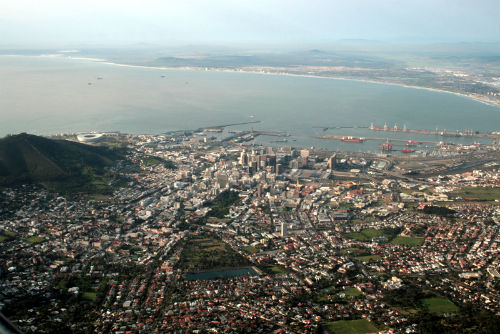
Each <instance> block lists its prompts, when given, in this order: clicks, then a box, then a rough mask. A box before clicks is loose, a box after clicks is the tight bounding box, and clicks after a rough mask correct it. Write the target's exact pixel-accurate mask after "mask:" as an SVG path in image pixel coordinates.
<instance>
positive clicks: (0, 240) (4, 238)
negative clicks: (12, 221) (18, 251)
mask: <svg viewBox="0 0 500 334" xmlns="http://www.w3.org/2000/svg"><path fill="white" fill-rule="evenodd" d="M7 239H8V237H6V236H5V235H0V242H4V241H5V240H7Z"/></svg>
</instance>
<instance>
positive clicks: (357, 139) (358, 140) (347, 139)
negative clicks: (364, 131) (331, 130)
mask: <svg viewBox="0 0 500 334" xmlns="http://www.w3.org/2000/svg"><path fill="white" fill-rule="evenodd" d="M340 140H341V141H345V142H348V143H362V142H364V141H365V138H361V137H351V136H349V137H342V139H340Z"/></svg>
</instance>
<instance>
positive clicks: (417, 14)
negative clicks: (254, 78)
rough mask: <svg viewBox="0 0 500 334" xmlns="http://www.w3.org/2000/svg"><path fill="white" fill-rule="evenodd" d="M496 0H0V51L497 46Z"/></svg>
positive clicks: (498, 5)
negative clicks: (342, 44) (341, 44)
mask: <svg viewBox="0 0 500 334" xmlns="http://www.w3.org/2000/svg"><path fill="white" fill-rule="evenodd" d="M499 13H500V1H498V0H474V1H472V0H301V1H299V0H175V1H172V0H135V1H134V0H1V3H0V46H22V47H44V46H45V47H49V46H78V45H84V44H85V45H88V44H96V45H101V44H104V45H132V44H138V43H145V44H148V43H151V44H168V43H178V44H183V43H191V44H196V43H199V44H209V43H218V44H226V45H228V44H231V43H235V44H245V43H252V44H258V43H262V44H280V43H282V44H300V43H309V44H311V43H329V42H334V41H338V40H346V39H347V40H353V39H354V40H357V39H361V40H376V41H396V42H398V41H410V42H412V41H415V42H498V41H499V40H500V15H499Z"/></svg>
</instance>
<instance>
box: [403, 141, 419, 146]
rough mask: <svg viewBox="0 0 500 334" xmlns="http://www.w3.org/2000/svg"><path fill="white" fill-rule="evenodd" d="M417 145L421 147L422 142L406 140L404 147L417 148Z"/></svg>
mask: <svg viewBox="0 0 500 334" xmlns="http://www.w3.org/2000/svg"><path fill="white" fill-rule="evenodd" d="M417 145H422V142H421V141H413V140H408V143H406V146H417Z"/></svg>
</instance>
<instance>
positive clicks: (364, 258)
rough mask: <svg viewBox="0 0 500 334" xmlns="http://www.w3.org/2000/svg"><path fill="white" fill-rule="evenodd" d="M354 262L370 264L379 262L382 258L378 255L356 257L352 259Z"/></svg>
mask: <svg viewBox="0 0 500 334" xmlns="http://www.w3.org/2000/svg"><path fill="white" fill-rule="evenodd" d="M354 259H355V260H358V261H361V262H370V261H380V260H382V257H381V256H380V255H366V256H358V257H355V258H354Z"/></svg>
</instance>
